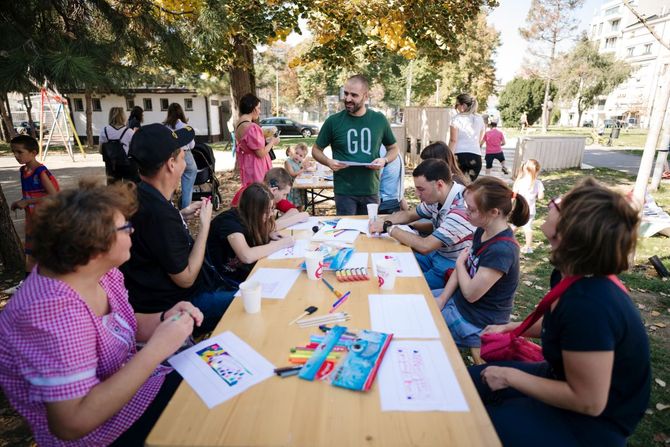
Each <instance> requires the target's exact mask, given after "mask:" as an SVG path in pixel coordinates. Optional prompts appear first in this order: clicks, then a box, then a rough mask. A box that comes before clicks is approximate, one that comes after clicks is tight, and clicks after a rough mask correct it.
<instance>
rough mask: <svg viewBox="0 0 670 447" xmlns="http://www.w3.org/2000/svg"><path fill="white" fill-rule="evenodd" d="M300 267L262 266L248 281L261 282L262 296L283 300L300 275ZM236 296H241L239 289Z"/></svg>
mask: <svg viewBox="0 0 670 447" xmlns="http://www.w3.org/2000/svg"><path fill="white" fill-rule="evenodd" d="M300 271H301V270H300V269H297V268H295V269H272V268H265V267H264V268H260V269H258V270H256V271H255V272H254V274H253V275H251V276H249V277H248V278H247V281H258V282H259V283H261V297H262V298H274V299H278V300H283V299H284V298H286V295H287V294H288V291H289V290H291V287H293V283H294V282H295V280H296V279H298V276H300ZM235 296H240V291H239V290H238V291H237V293H236V294H235Z"/></svg>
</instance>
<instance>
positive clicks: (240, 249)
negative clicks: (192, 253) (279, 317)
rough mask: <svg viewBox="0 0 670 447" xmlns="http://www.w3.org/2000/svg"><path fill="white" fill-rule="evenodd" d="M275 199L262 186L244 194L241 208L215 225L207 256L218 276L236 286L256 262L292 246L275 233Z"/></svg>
mask: <svg viewBox="0 0 670 447" xmlns="http://www.w3.org/2000/svg"><path fill="white" fill-rule="evenodd" d="M274 201H275V200H274V196H273V194H272V192H271V191H270V188H268V187H267V186H266V185H264V184H263V183H252V184H251V185H249V186H247V187H246V188H245V189H244V192H242V198H241V199H240V204H239V207H237V208H230V209H229V210H227V211H224V212H223V213H221V214H219V215H218V216H216V217H215V218H214V220H213V221H212V226H211V229H210V231H209V237H208V238H207V254H208V256H209V259H210V260H211V261H212V264H213V265H214V268H215V269H216V270H217V272H219V274H220V275H221V276H223V277H225V278H227V279H230V280H232V281H233V282H236V283H238V284H239V283H240V282H242V281H244V280H245V279H246V278H247V276H248V275H249V273H250V272H251V270H252V269H253V267H254V264H255V263H256V261H258V260H259V259H261V258H264V257H266V256H268V255H270V254H272V253H274V252H275V251H277V250H280V249H282V248H286V247H290V246H292V245H293V243H294V242H293V238H292V237H290V236H285V237H282V236H281V235H279V234H278V233H277V232H276V224H275V218H274Z"/></svg>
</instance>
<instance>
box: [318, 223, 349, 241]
mask: <svg viewBox="0 0 670 447" xmlns="http://www.w3.org/2000/svg"><path fill="white" fill-rule="evenodd" d="M358 235H359V232H358V230H338V229H336V228H334V227H333V226H331V225H324V226H323V227H321V229H320V230H319V231H318V232H317V233H315V234H314V236H312V240H313V241H337V242H346V243H349V244H353V243H354V241H355V240H356V238H357V237H358Z"/></svg>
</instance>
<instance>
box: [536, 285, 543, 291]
mask: <svg viewBox="0 0 670 447" xmlns="http://www.w3.org/2000/svg"><path fill="white" fill-rule="evenodd" d="M534 287H535V288H536V289H537V290H544V288H543V287H542V286H534Z"/></svg>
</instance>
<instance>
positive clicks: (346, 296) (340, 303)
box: [328, 292, 351, 314]
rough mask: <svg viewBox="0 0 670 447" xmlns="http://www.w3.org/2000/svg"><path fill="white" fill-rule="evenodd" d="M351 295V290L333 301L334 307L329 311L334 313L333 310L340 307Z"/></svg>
mask: <svg viewBox="0 0 670 447" xmlns="http://www.w3.org/2000/svg"><path fill="white" fill-rule="evenodd" d="M349 295H351V292H347V293H345V294H344V295H342V298H340V299H339V300H337V301H335V302H334V303H333V307H331V308H330V310H329V311H328V313H330V314H332V313H333V312H335V311H336V310H337V308H338V307H340V306H341V305H342V304H344V302H345V301H346V300H347V298H349Z"/></svg>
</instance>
